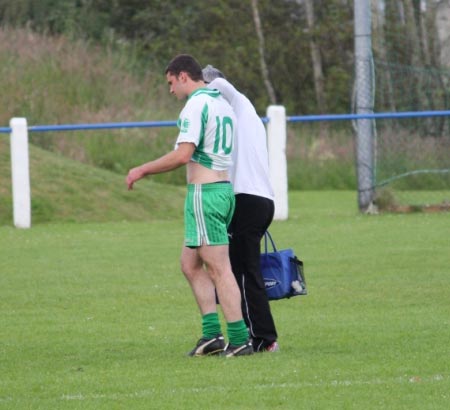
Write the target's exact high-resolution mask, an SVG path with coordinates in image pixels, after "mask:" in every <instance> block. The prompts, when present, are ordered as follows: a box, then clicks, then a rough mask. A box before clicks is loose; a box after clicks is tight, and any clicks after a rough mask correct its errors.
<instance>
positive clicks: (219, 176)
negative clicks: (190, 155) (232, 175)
mask: <svg viewBox="0 0 450 410" xmlns="http://www.w3.org/2000/svg"><path fill="white" fill-rule="evenodd" d="M186 178H187V183H188V184H211V183H214V182H219V181H228V180H229V177H228V171H226V170H225V171H217V170H214V169H209V168H206V167H204V166H203V165H200V164H198V163H197V162H192V161H191V162H189V163H188V164H187V172H186Z"/></svg>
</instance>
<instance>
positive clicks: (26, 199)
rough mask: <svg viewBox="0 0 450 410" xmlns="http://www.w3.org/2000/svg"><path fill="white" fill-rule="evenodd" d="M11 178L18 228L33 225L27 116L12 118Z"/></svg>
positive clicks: (15, 223) (14, 213)
mask: <svg viewBox="0 0 450 410" xmlns="http://www.w3.org/2000/svg"><path fill="white" fill-rule="evenodd" d="M9 125H10V127H11V136H10V146H11V179H12V196H13V219H14V226H15V227H16V228H30V226H31V195H30V166H29V156H28V125H27V120H26V119H25V118H12V119H11V121H10V123H9Z"/></svg>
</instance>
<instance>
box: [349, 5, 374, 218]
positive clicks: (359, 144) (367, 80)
mask: <svg viewBox="0 0 450 410" xmlns="http://www.w3.org/2000/svg"><path fill="white" fill-rule="evenodd" d="M354 8H355V10H354V19H355V76H356V79H355V88H356V113H357V114H372V113H373V95H372V81H373V76H372V72H373V70H372V67H373V66H372V63H373V62H372V44H371V42H372V38H371V10H370V0H354ZM356 127H357V137H356V171H357V178H358V206H359V210H360V211H362V212H367V211H369V210H370V209H371V207H372V205H373V197H374V175H375V168H374V137H373V120H371V119H358V120H357V121H356Z"/></svg>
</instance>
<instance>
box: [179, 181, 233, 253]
mask: <svg viewBox="0 0 450 410" xmlns="http://www.w3.org/2000/svg"><path fill="white" fill-rule="evenodd" d="M234 201H235V199H234V193H233V187H232V185H231V184H230V183H226V182H217V183H212V184H188V186H187V196H186V200H185V203H184V244H185V246H188V247H191V248H195V247H198V246H200V245H203V244H205V245H227V244H228V233H227V228H228V225H229V224H230V222H231V218H232V217H233V212H234Z"/></svg>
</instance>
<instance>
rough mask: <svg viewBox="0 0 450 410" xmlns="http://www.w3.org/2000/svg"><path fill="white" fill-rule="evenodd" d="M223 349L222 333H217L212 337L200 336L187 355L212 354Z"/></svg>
mask: <svg viewBox="0 0 450 410" xmlns="http://www.w3.org/2000/svg"><path fill="white" fill-rule="evenodd" d="M224 349H225V341H224V338H223V336H222V334H220V333H219V334H218V335H216V336H215V337H213V338H212V339H204V338H201V339H200V340H199V341H198V342H197V346H195V347H194V349H192V351H190V352H189V353H188V356H213V355H217V354H220V353H222V352H223V351H224Z"/></svg>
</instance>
